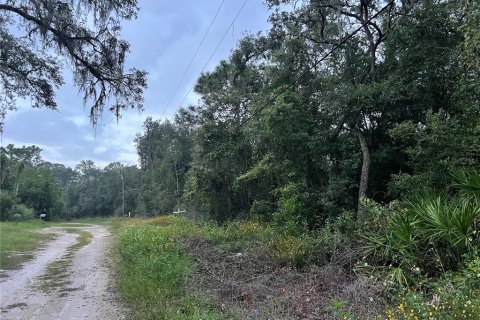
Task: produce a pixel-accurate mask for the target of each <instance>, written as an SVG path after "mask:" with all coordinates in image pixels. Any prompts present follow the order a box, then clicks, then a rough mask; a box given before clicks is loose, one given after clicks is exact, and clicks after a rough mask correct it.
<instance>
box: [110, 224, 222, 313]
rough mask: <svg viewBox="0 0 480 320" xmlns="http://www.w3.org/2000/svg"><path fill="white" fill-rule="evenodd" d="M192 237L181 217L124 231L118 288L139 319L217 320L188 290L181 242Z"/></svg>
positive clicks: (188, 267) (119, 247)
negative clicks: (189, 236)
mask: <svg viewBox="0 0 480 320" xmlns="http://www.w3.org/2000/svg"><path fill="white" fill-rule="evenodd" d="M192 232H194V226H193V225H192V224H191V223H189V222H188V221H186V220H184V219H181V218H173V217H160V218H156V219H150V220H144V221H140V222H133V223H131V224H130V225H127V226H125V227H124V229H123V230H121V232H120V234H119V236H118V241H117V252H118V256H119V257H120V266H119V273H120V277H119V287H120V291H121V293H122V295H123V297H124V299H125V301H127V302H128V304H129V305H130V306H131V307H132V313H133V315H132V316H133V317H134V318H136V319H217V318H216V316H215V313H212V312H210V311H209V310H208V309H209V308H208V302H206V301H201V299H199V298H198V297H193V296H191V295H190V294H189V293H188V292H187V291H186V290H185V283H186V280H187V278H188V276H189V274H190V272H191V267H192V263H191V261H190V259H189V258H188V256H187V254H186V252H185V251H184V250H183V248H182V247H181V246H180V245H179V243H178V240H179V239H180V238H181V237H183V236H185V235H187V234H190V233H192Z"/></svg>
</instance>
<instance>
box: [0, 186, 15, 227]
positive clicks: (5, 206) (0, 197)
mask: <svg viewBox="0 0 480 320" xmlns="http://www.w3.org/2000/svg"><path fill="white" fill-rule="evenodd" d="M14 204H15V199H14V197H13V195H12V194H11V193H10V192H8V191H2V192H1V193H0V221H6V220H8V219H9V217H10V211H11V209H12V207H13V206H14Z"/></svg>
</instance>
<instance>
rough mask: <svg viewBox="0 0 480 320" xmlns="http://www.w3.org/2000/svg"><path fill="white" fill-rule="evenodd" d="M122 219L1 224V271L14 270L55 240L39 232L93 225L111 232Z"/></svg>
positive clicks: (53, 236) (117, 226)
mask: <svg viewBox="0 0 480 320" xmlns="http://www.w3.org/2000/svg"><path fill="white" fill-rule="evenodd" d="M121 223H122V219H118V218H85V219H78V220H72V221H69V222H65V221H53V222H51V221H50V222H45V221H40V220H29V221H20V222H0V269H2V270H14V269H18V268H19V267H20V265H21V264H22V263H24V262H26V261H28V260H30V259H31V258H32V257H33V253H34V252H35V251H36V250H38V249H39V248H41V247H42V245H43V244H45V243H46V242H47V241H49V240H53V239H55V235H54V234H45V233H41V232H39V231H40V230H41V229H44V228H49V227H72V225H73V226H75V227H88V226H90V225H92V224H100V225H104V226H106V227H108V228H110V229H111V230H116V229H118V228H119V227H120V225H121Z"/></svg>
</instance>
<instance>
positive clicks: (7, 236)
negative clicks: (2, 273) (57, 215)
mask: <svg viewBox="0 0 480 320" xmlns="http://www.w3.org/2000/svg"><path fill="white" fill-rule="evenodd" d="M50 226H51V225H50V224H47V223H45V222H44V221H38V220H34V221H22V222H1V223H0V268H1V269H3V270H13V269H16V268H18V267H19V266H20V265H21V264H22V263H24V262H25V261H27V260H29V259H31V258H32V253H33V252H34V251H35V250H37V249H38V248H39V247H41V246H42V244H43V243H45V241H48V240H52V239H54V238H55V235H53V234H42V233H39V232H38V231H40V230H41V229H42V228H45V227H50Z"/></svg>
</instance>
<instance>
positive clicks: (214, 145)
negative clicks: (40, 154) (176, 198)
mask: <svg viewBox="0 0 480 320" xmlns="http://www.w3.org/2000/svg"><path fill="white" fill-rule="evenodd" d="M245 2H246V1H245ZM394 2H395V0H390V1H389V2H388V3H387V4H386V5H385V6H384V7H383V8H382V9H380V10H379V11H377V13H375V14H374V15H373V16H371V17H370V18H368V19H367V20H365V21H364V22H363V23H362V24H361V25H360V26H359V27H358V28H357V29H355V30H354V31H353V32H351V33H350V34H348V35H347V36H346V37H345V38H343V39H342V40H341V41H339V42H338V43H337V44H336V45H335V46H334V47H333V48H332V49H330V50H329V51H328V52H327V53H326V54H324V55H323V56H322V57H321V58H320V60H318V61H317V62H315V63H314V64H313V65H312V66H310V67H309V68H307V70H305V71H304V72H302V73H301V74H300V75H299V76H298V77H297V78H295V80H293V81H292V82H291V83H290V84H288V85H287V86H286V87H284V88H283V89H282V90H280V91H279V92H278V93H277V94H275V95H274V96H273V97H272V98H270V99H269V100H268V101H267V102H266V103H265V104H263V105H262V106H261V107H260V108H258V109H257V110H255V111H254V112H253V113H252V114H250V115H249V116H248V117H246V118H245V119H244V120H243V121H241V122H240V123H239V124H238V125H237V126H236V127H235V130H237V129H239V128H241V127H242V126H243V125H245V124H246V123H247V122H248V121H250V120H251V119H252V118H253V117H254V116H257V115H258V114H260V113H261V112H262V111H263V110H264V109H265V108H267V107H268V106H269V105H271V104H272V103H274V102H275V101H276V100H277V99H278V97H280V96H281V95H282V94H284V93H285V92H286V91H287V90H289V89H290V88H292V87H293V86H294V85H295V84H296V83H297V82H298V81H300V80H301V79H302V78H303V77H305V76H306V75H307V74H308V73H309V72H310V71H311V70H313V69H314V68H316V67H317V66H318V65H319V64H320V63H321V62H323V61H324V60H325V59H326V58H328V57H329V56H330V55H332V54H333V53H334V52H335V51H336V50H337V49H338V48H340V47H341V46H342V45H343V44H345V43H346V42H347V41H348V40H350V39H351V38H352V37H353V36H354V35H355V34H357V33H358V32H359V31H360V30H362V29H363V28H365V26H367V25H368V24H369V23H370V22H371V21H372V20H373V19H375V18H376V17H378V16H379V15H380V14H381V13H382V12H383V11H385V10H386V9H387V8H388V7H389V6H391V5H392V4H393V3H394ZM223 140H225V138H223V139H220V140H219V143H217V144H213V145H212V146H211V147H210V148H208V149H207V151H206V152H205V154H208V153H209V152H210V151H211V150H213V149H214V147H216V145H219V144H221V143H223ZM194 161H195V160H191V161H189V162H187V163H186V164H184V165H183V166H182V167H180V168H179V169H178V170H179V171H180V170H183V169H185V168H186V167H187V166H188V165H190V164H192V163H193V162H194Z"/></svg>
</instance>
